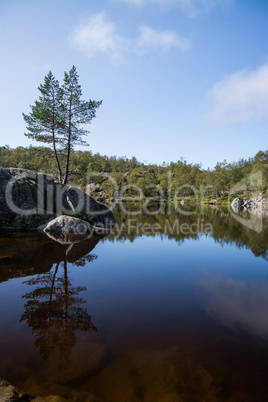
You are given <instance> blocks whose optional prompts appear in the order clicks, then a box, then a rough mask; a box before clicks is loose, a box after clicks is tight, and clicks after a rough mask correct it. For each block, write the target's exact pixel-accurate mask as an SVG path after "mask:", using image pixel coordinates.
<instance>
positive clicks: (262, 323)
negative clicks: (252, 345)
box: [197, 273, 268, 338]
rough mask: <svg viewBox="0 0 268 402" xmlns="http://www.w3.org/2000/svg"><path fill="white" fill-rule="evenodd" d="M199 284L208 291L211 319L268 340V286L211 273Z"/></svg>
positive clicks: (208, 306)
mask: <svg viewBox="0 0 268 402" xmlns="http://www.w3.org/2000/svg"><path fill="white" fill-rule="evenodd" d="M197 283H198V285H199V286H200V287H201V288H202V289H203V290H205V292H206V296H207V305H206V310H207V312H208V313H209V314H210V315H211V316H213V317H215V318H217V319H218V320H219V321H221V323H222V324H224V325H226V326H228V327H230V328H232V329H238V328H240V329H241V328H243V329H246V330H247V331H248V332H250V333H252V334H254V335H258V336H261V337H262V338H268V320H267V318H268V283H259V282H250V283H246V282H243V281H241V280H235V279H232V278H224V277H222V276H219V275H213V274H211V273H210V274H208V273H206V274H205V276H204V277H203V279H201V280H198V282H197Z"/></svg>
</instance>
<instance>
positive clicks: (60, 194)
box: [0, 167, 115, 230]
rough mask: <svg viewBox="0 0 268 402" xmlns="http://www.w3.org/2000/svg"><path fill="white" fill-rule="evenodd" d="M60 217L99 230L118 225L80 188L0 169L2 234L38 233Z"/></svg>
mask: <svg viewBox="0 0 268 402" xmlns="http://www.w3.org/2000/svg"><path fill="white" fill-rule="evenodd" d="M60 215H68V216H74V217H77V218H80V219H82V220H84V221H86V222H88V223H89V224H90V225H92V226H95V227H100V228H110V229H111V228H112V227H113V226H114V225H115V218H114V216H113V214H112V212H111V211H110V210H109V208H107V207H106V206H105V205H103V204H100V203H98V202H97V201H95V200H94V199H93V198H92V197H90V196H89V195H88V194H86V193H84V192H83V191H81V190H80V189H78V188H77V187H74V186H68V185H63V184H60V183H56V182H55V181H54V180H53V178H52V177H51V176H48V175H45V174H42V173H36V172H32V171H30V170H26V169H16V168H1V167H0V230H1V229H2V230H3V229H4V230H6V229H9V230H18V229H19V230H35V229H37V228H38V227H39V226H40V225H44V224H46V223H47V222H48V221H50V220H51V219H53V218H55V217H57V216H60Z"/></svg>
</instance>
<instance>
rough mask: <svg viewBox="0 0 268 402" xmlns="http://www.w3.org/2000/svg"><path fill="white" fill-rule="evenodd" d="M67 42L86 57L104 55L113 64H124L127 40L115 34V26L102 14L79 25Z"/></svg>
mask: <svg viewBox="0 0 268 402" xmlns="http://www.w3.org/2000/svg"><path fill="white" fill-rule="evenodd" d="M69 42H70V44H71V46H72V47H73V48H76V49H79V50H80V51H82V52H84V53H85V54H86V55H87V56H88V57H92V56H94V55H95V54H96V53H104V54H106V55H108V56H109V57H110V58H111V60H112V61H113V62H114V63H122V62H124V53H125V51H126V49H127V45H128V41H127V39H126V38H124V37H123V36H122V35H120V34H119V33H118V32H117V26H116V24H115V23H114V22H113V21H111V20H109V18H108V17H107V15H106V14H105V13H103V12H102V13H98V14H95V15H93V16H92V17H91V18H90V19H89V20H88V21H87V23H85V24H82V25H80V26H79V27H78V28H77V29H76V30H75V31H74V32H73V33H72V34H71V35H70V37H69Z"/></svg>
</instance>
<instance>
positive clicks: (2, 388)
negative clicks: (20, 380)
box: [0, 378, 32, 402]
mask: <svg viewBox="0 0 268 402" xmlns="http://www.w3.org/2000/svg"><path fill="white" fill-rule="evenodd" d="M31 399H32V398H31V397H30V395H26V394H24V393H23V392H22V391H21V390H19V389H18V388H16V387H14V386H13V385H11V384H10V383H9V382H8V381H6V380H4V379H2V378H0V402H26V401H30V400H31Z"/></svg>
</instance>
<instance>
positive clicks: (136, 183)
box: [0, 146, 268, 203]
mask: <svg viewBox="0 0 268 402" xmlns="http://www.w3.org/2000/svg"><path fill="white" fill-rule="evenodd" d="M59 160H60V162H61V163H63V161H64V155H62V154H61V153H59ZM0 165H1V166H5V167H19V168H25V169H30V170H34V171H38V172H44V173H47V174H50V175H52V176H53V177H54V178H55V177H56V176H57V164H56V161H55V158H54V153H53V150H52V149H50V148H47V147H32V146H30V147H28V148H23V147H18V148H15V149H10V148H9V147H8V146H5V147H0ZM257 172H261V175H262V180H261V184H260V183H259V184H258V185H257V186H256V190H257V191H262V192H264V193H266V194H267V193H268V151H265V152H262V151H260V152H258V153H257V155H256V156H255V157H254V158H250V159H248V160H245V159H242V160H239V161H238V162H233V163H229V164H227V163H226V162H223V163H217V165H216V166H215V168H214V169H212V170H203V169H201V167H200V166H199V165H192V164H188V163H187V162H186V161H185V160H183V161H182V160H179V161H178V162H177V163H175V162H172V163H170V165H166V166H163V165H162V166H157V165H144V164H142V163H139V162H138V161H137V159H136V158H135V157H133V158H131V159H128V158H126V157H119V158H117V157H116V156H110V157H108V156H107V155H104V156H101V155H100V154H99V153H97V154H95V155H93V154H92V152H91V151H84V152H83V151H74V150H73V149H71V150H70V162H69V176H70V181H71V182H72V183H73V184H76V185H79V186H80V187H81V188H82V189H84V190H86V189H87V184H89V183H90V182H91V183H95V184H97V183H98V184H99V185H100V188H99V191H98V192H95V193H94V192H93V193H92V194H91V195H93V196H94V197H96V198H97V197H101V199H102V200H103V199H105V198H107V197H108V198H109V197H114V198H117V197H118V196H119V195H120V192H122V191H123V192H124V196H126V197H132V198H140V193H139V191H138V190H137V187H139V188H140V189H141V190H142V192H143V195H144V196H145V197H154V198H161V197H165V198H167V197H168V196H170V197H172V198H174V197H175V196H176V197H177V199H180V198H185V197H189V199H191V200H200V201H203V202H207V201H210V200H211V199H217V200H218V201H219V202H223V203H224V202H228V199H229V191H230V189H232V187H233V186H234V184H236V183H238V182H239V181H241V180H242V179H245V180H246V183H247V182H248V178H249V177H250V176H251V175H252V174H255V173H257ZM89 177H90V181H89V180H88V178H89ZM251 187H252V183H251ZM243 192H244V190H243ZM243 192H236V193H235V194H232V198H234V197H235V196H236V195H237V194H238V195H240V196H243V195H246V192H245V194H243Z"/></svg>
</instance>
